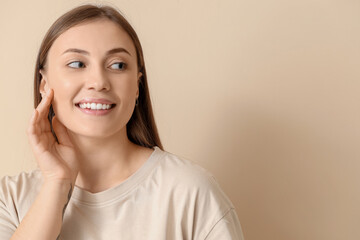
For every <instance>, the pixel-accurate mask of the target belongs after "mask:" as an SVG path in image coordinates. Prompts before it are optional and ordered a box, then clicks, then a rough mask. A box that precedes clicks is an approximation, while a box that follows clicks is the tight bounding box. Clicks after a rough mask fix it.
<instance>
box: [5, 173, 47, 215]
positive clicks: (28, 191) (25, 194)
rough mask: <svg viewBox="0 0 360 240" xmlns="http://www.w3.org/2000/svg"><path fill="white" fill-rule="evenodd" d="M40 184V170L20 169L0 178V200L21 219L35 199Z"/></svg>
mask: <svg viewBox="0 0 360 240" xmlns="http://www.w3.org/2000/svg"><path fill="white" fill-rule="evenodd" d="M41 184H42V176H41V171H40V170H39V169H35V170H32V171H29V172H25V171H22V172H20V173H18V174H16V175H12V176H3V177H1V179H0V201H1V202H2V204H3V205H5V206H6V208H7V209H8V210H9V211H15V212H16V213H17V214H18V217H19V219H22V217H23V215H25V214H26V212H27V210H28V208H30V206H31V204H32V202H33V201H34V200H35V198H36V195H37V193H38V191H40V187H41Z"/></svg>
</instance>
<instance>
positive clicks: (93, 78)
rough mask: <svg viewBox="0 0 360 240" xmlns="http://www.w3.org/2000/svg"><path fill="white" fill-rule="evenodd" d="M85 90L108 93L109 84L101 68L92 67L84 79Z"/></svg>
mask: <svg viewBox="0 0 360 240" xmlns="http://www.w3.org/2000/svg"><path fill="white" fill-rule="evenodd" d="M86 88H87V89H93V90H95V91H109V90H110V82H109V79H108V77H107V76H106V73H105V70H103V69H102V67H100V66H99V67H93V68H92V70H91V71H89V75H88V77H87V79H86Z"/></svg>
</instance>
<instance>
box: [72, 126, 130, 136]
mask: <svg viewBox="0 0 360 240" xmlns="http://www.w3.org/2000/svg"><path fill="white" fill-rule="evenodd" d="M68 129H69V130H70V131H71V133H72V134H73V135H78V136H81V137H88V138H99V139H103V138H108V137H111V136H114V135H121V133H122V132H123V131H125V135H126V125H125V126H123V127H121V128H119V129H115V128H113V127H109V126H99V124H97V125H95V126H92V125H88V126H86V125H81V126H69V127H68Z"/></svg>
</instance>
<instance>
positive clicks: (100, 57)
mask: <svg viewBox="0 0 360 240" xmlns="http://www.w3.org/2000/svg"><path fill="white" fill-rule="evenodd" d="M69 48H77V49H82V50H85V51H87V52H89V54H82V53H75V52H67V53H64V51H66V50H67V49H69ZM113 48H124V49H125V50H126V51H127V52H128V53H126V52H118V53H114V54H111V55H107V54H106V53H107V51H108V50H111V49H113ZM124 63H125V64H124ZM40 73H41V74H42V76H43V81H42V82H41V85H40V92H41V93H42V94H45V95H47V96H48V98H49V100H48V101H46V100H45V101H44V103H41V104H43V105H40V106H39V108H38V113H39V114H38V115H36V117H37V122H36V123H34V122H33V123H32V124H33V125H36V124H39V123H40V125H41V126H42V128H43V131H44V130H47V131H48V130H49V128H48V127H49V126H47V125H46V124H47V122H46V121H47V120H46V115H47V113H48V108H49V106H50V105H49V104H50V101H51V102H52V105H53V108H54V111H55V114H56V117H55V119H54V125H55V127H54V129H55V132H56V134H57V135H59V137H60V138H59V141H60V144H57V143H56V142H55V140H54V139H53V138H52V137H51V135H50V133H49V132H48V134H45V135H44V134H37V136H34V137H33V140H32V141H31V142H32V145H33V146H34V147H33V148H35V149H36V148H41V149H40V150H39V149H38V150H35V151H34V152H35V155H36V157H37V160H38V163H39V165H40V168H41V170H42V171H43V173H44V176H45V178H48V179H49V180H58V179H60V180H63V179H68V180H71V181H72V182H73V181H74V179H76V182H75V185H76V186H78V187H80V188H83V189H85V190H88V191H90V192H93V193H94V192H99V191H103V190H106V189H108V188H110V187H112V186H115V185H117V184H119V183H121V182H122V181H124V180H125V179H126V178H128V177H129V176H130V175H131V174H133V173H134V172H135V171H136V170H137V169H138V168H139V167H140V166H141V165H142V164H143V163H144V162H145V161H146V159H147V158H148V157H149V156H150V154H151V153H152V151H153V150H151V149H148V148H144V147H140V146H137V145H135V144H133V143H131V142H130V141H129V139H128V138H127V134H126V124H127V122H128V121H129V119H130V117H131V115H132V112H133V110H134V107H135V101H136V98H137V97H138V95H139V91H138V81H139V78H140V77H141V73H140V72H138V67H137V58H136V51H135V47H134V44H133V42H132V40H131V38H130V37H129V36H128V34H127V33H126V32H125V31H124V30H123V29H121V28H120V27H119V26H118V25H117V24H115V23H113V22H112V21H110V20H107V19H97V20H95V21H91V22H87V23H83V24H80V25H77V26H74V27H72V28H70V29H69V30H67V31H66V32H64V33H63V34H61V35H60V36H59V37H58V38H57V39H56V40H55V42H54V43H53V45H52V47H51V48H50V51H49V53H48V58H47V63H46V66H45V67H44V70H43V71H40ZM45 95H44V96H45ZM83 98H105V99H107V100H110V101H111V102H113V103H115V104H116V106H115V107H114V108H113V109H112V111H111V112H110V113H109V114H106V115H104V116H94V115H88V114H85V113H83V112H81V111H80V109H79V108H78V107H77V106H75V103H78V102H79V101H81V100H82V99H83ZM35 128H36V127H35V126H34V129H35ZM46 128H47V129H46ZM37 133H40V131H38V132H37ZM35 135H36V134H35ZM36 137H37V138H38V141H36V139H35V138H36ZM37 142H39V143H40V144H38V143H37ZM49 159H51V161H49Z"/></svg>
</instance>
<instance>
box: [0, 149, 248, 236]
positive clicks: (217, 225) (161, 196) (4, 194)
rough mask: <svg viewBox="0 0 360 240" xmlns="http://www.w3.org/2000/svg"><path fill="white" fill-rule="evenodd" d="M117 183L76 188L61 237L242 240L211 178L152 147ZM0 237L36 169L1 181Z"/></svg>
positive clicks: (32, 186) (22, 205) (32, 192)
mask: <svg viewBox="0 0 360 240" xmlns="http://www.w3.org/2000/svg"><path fill="white" fill-rule="evenodd" d="M154 149H155V151H154V152H153V153H152V155H151V156H150V157H149V158H148V159H147V161H146V162H145V163H144V164H143V165H142V166H141V167H140V168H139V169H138V170H137V171H136V172H135V173H134V174H133V175H131V176H130V177H129V178H127V179H126V180H125V181H124V182H122V183H120V184H119V185H117V186H115V187H112V188H109V189H107V190H105V191H102V192H98V193H91V192H88V191H85V190H83V189H81V188H79V187H77V186H75V188H74V191H73V194H72V196H71V199H70V202H69V204H68V206H67V208H66V211H65V215H64V219H63V225H62V229H61V234H60V236H61V237H60V239H62V240H82V239H86V240H92V239H94V240H99V239H104V240H110V239H111V240H112V239H122V240H142V239H144V240H183V239H188V240H190V239H193V240H204V239H206V240H220V239H221V240H230V239H232V240H242V239H243V234H242V230H241V226H240V222H239V219H238V217H237V215H236V212H235V207H234V206H233V204H232V203H231V201H230V200H229V198H228V197H227V196H226V195H225V194H224V192H223V191H222V190H221V188H220V186H219V185H218V183H217V181H216V179H215V178H214V176H213V175H212V174H211V173H210V172H208V171H207V170H205V169H204V168H202V167H200V166H199V165H197V164H196V163H194V162H192V161H190V160H186V159H182V158H180V157H178V156H176V155H173V154H171V153H168V152H166V151H162V150H161V149H160V148H158V147H155V148H154ZM0 184H1V185H0V240H8V239H10V237H11V236H12V234H13V233H14V231H15V230H16V228H17V226H18V225H19V224H20V222H21V220H22V219H23V218H24V216H25V215H26V213H27V211H28V210H29V208H30V207H31V205H32V203H33V202H34V200H35V198H36V196H37V194H38V192H39V191H40V187H41V185H42V175H41V171H40V170H39V169H36V170H33V171H31V172H29V173H27V172H21V173H20V174H18V175H16V176H5V177H3V178H2V179H1V182H0Z"/></svg>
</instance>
